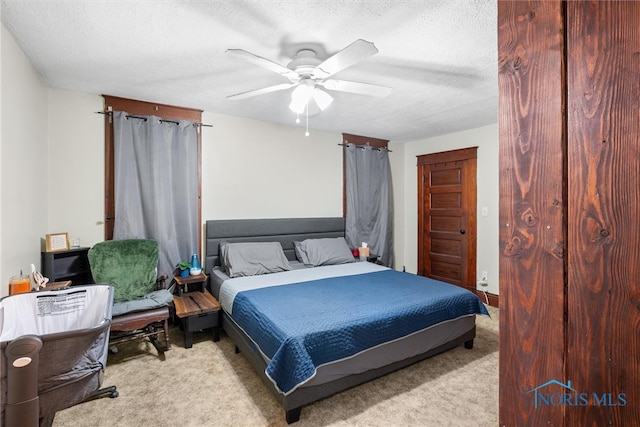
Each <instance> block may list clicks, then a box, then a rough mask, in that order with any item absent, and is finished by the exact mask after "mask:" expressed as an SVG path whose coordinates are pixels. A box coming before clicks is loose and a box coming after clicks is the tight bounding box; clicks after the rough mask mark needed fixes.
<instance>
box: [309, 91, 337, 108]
mask: <svg viewBox="0 0 640 427" xmlns="http://www.w3.org/2000/svg"><path fill="white" fill-rule="evenodd" d="M313 99H314V100H315V101H316V104H318V108H320V111H324V110H325V109H326V108H327V107H328V106H329V105H331V103H332V102H333V97H332V96H331V95H329V94H328V93H327V92H325V91H323V90H321V89H319V88H315V89H314V90H313Z"/></svg>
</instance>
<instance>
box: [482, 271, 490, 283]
mask: <svg viewBox="0 0 640 427" xmlns="http://www.w3.org/2000/svg"><path fill="white" fill-rule="evenodd" d="M488 277H489V273H487V272H486V271H483V272H482V275H481V278H480V280H481V281H483V282H485V283H486V282H487V280H488Z"/></svg>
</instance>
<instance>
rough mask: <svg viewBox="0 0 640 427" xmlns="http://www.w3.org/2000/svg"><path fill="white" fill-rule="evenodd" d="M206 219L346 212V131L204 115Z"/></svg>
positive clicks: (298, 215) (304, 215)
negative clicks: (343, 188) (343, 198)
mask: <svg viewBox="0 0 640 427" xmlns="http://www.w3.org/2000/svg"><path fill="white" fill-rule="evenodd" d="M202 121H203V123H208V124H212V125H213V127H212V128H203V130H202V132H203V134H202V217H203V221H204V220H207V219H229V218H293V217H317V216H342V147H340V146H338V144H340V143H341V142H342V135H341V134H339V133H330V132H321V131H314V130H311V131H310V135H309V136H308V137H305V136H304V128H302V127H297V126H283V125H278V124H274V123H269V122H263V121H257V120H248V119H243V118H238V117H231V116H224V115H219V114H212V113H204V114H203V117H202Z"/></svg>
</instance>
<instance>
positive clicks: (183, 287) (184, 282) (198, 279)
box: [173, 273, 209, 296]
mask: <svg viewBox="0 0 640 427" xmlns="http://www.w3.org/2000/svg"><path fill="white" fill-rule="evenodd" d="M208 278H209V276H207V275H206V274H204V273H200V274H198V275H196V276H187V277H182V276H173V280H174V281H175V282H176V287H177V289H178V296H180V295H182V293H183V292H189V285H192V284H198V283H199V284H200V292H204V291H205V288H206V286H207V279H208Z"/></svg>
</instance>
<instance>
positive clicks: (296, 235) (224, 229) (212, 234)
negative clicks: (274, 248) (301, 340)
mask: <svg viewBox="0 0 640 427" xmlns="http://www.w3.org/2000/svg"><path fill="white" fill-rule="evenodd" d="M323 237H344V218H340V217H337V218H293V219H289V218H279V219H240V220H209V221H206V254H205V272H206V273H207V274H208V275H209V276H210V273H211V269H212V268H213V267H215V266H219V265H220V259H219V245H220V241H223V240H224V241H228V242H242V241H251V242H260V241H262V242H273V241H277V242H280V243H281V244H282V248H283V249H284V252H285V255H286V256H287V258H288V259H289V260H295V250H294V247H293V241H294V240H295V241H302V240H304V239H309V238H323ZM222 328H223V329H224V331H225V332H226V333H227V335H228V336H229V337H230V338H231V340H232V341H233V342H234V344H235V345H236V353H237V352H242V353H243V354H244V356H245V357H246V358H247V360H248V361H249V363H250V364H251V366H253V368H254V369H255V370H256V372H257V373H258V375H259V376H260V378H262V381H263V382H264V384H265V385H266V386H267V388H268V389H269V390H271V393H273V395H274V396H275V397H276V399H277V400H278V401H279V402H280V404H281V405H282V406H283V408H284V410H285V413H286V420H287V423H288V424H291V423H294V422H296V421H298V420H299V419H300V411H301V409H302V406H304V405H307V404H309V403H312V402H315V401H317V400H320V399H323V398H325V397H328V396H331V395H333V394H335V393H338V392H341V391H344V390H347V389H349V388H351V387H354V386H357V385H359V384H362V383H365V382H367V381H370V380H373V379H375V378H378V377H381V376H383V375H386V374H388V373H390V372H393V371H396V370H398V369H401V368H404V367H406V366H409V365H412V364H414V363H416V362H418V361H420V360H423V359H426V358H429V357H431V356H435V355H436V354H439V353H442V352H444V351H447V350H449V349H452V348H454V347H457V346H459V345H462V344H464V346H465V347H466V348H469V349H470V348H473V339H474V338H475V334H476V330H475V326H474V327H473V329H471V330H469V331H468V332H466V333H465V334H463V335H461V336H460V337H458V338H456V339H454V340H453V341H449V342H447V343H445V344H443V345H441V346H439V347H436V348H434V349H432V350H430V351H428V352H426V353H423V354H419V355H417V356H414V357H412V358H409V359H405V360H401V361H399V362H396V363H393V364H390V365H386V366H383V367H380V368H377V369H371V370H369V371H366V372H363V373H360V374H356V375H350V376H347V377H344V378H341V379H339V380H335V381H332V382H329V383H325V384H319V385H314V386H307V387H300V388H298V389H296V390H295V391H293V392H292V393H290V394H288V395H286V396H285V395H283V394H282V393H280V392H279V391H278V390H277V389H276V388H275V386H274V384H273V383H272V382H271V380H270V379H269V378H268V377H267V376H266V374H265V369H266V367H267V365H266V363H265V362H264V360H263V359H262V358H261V357H260V356H259V355H258V354H257V353H256V352H255V346H254V345H253V343H252V342H251V340H250V339H249V338H248V337H247V336H246V334H245V333H244V332H243V331H242V330H240V329H239V328H238V327H237V326H236V324H235V323H234V322H232V321H231V320H230V319H229V318H228V316H227V315H226V313H224V312H223V313H222Z"/></svg>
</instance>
